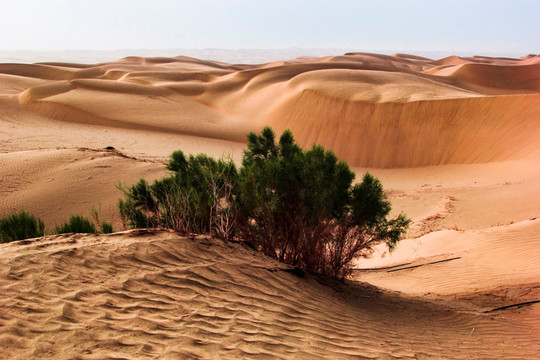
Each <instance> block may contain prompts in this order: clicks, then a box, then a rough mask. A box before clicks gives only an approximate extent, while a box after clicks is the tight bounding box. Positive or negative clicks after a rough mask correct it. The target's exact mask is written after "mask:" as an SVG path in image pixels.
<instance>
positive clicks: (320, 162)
mask: <svg viewBox="0 0 540 360" xmlns="http://www.w3.org/2000/svg"><path fill="white" fill-rule="evenodd" d="M247 138H248V145H247V147H248V149H247V150H246V151H245V153H244V157H243V160H242V167H241V168H240V170H239V172H237V170H236V167H235V165H234V163H233V162H232V160H230V159H227V160H224V159H220V160H215V159H213V158H211V157H208V156H206V155H204V154H199V155H195V156H194V155H190V156H189V157H186V156H185V155H184V153H183V152H181V151H175V152H174V153H173V154H172V155H171V159H170V161H169V164H168V165H167V169H169V170H170V171H171V174H170V176H168V177H165V178H163V179H161V180H157V181H155V182H154V183H153V184H152V185H150V184H148V183H147V182H146V181H145V180H144V179H141V180H140V181H139V182H138V183H136V184H135V185H133V186H131V187H125V186H122V185H120V186H119V188H120V189H121V190H122V192H123V193H124V198H123V199H120V200H119V201H118V205H119V209H120V214H121V216H122V219H123V223H124V225H125V226H126V227H127V226H129V227H136V228H148V227H166V228H172V229H175V230H177V231H179V232H182V233H207V234H210V235H214V236H218V237H221V238H224V239H230V238H233V237H236V238H239V239H241V240H244V241H248V242H249V243H251V244H252V245H253V246H254V247H255V248H257V249H259V250H260V251H262V252H263V253H264V254H266V255H268V256H271V257H273V258H275V259H278V260H280V261H282V262H285V263H288V264H291V265H294V266H296V267H298V268H300V269H302V270H304V271H307V272H311V273H321V274H325V275H328V276H330V277H334V278H344V277H345V276H347V275H349V274H350V272H351V271H352V270H351V267H352V261H353V260H354V259H355V258H357V257H360V256H365V255H368V254H369V253H370V252H371V251H372V247H373V246H374V245H377V244H379V243H386V244H387V245H388V247H389V248H390V249H391V250H392V249H393V248H394V247H395V246H396V243H397V242H398V241H399V239H400V238H401V237H402V236H403V234H404V233H405V231H406V229H407V227H408V225H409V222H410V220H408V219H407V218H406V217H405V216H404V215H403V214H401V215H399V216H397V217H396V218H393V219H388V214H389V213H390V210H391V206H390V203H389V202H388V201H387V199H386V195H385V193H384V191H383V187H382V185H381V183H380V182H379V180H378V179H376V178H375V177H374V176H372V175H371V174H369V173H366V174H365V175H364V177H363V179H362V182H360V183H358V184H356V185H353V180H354V177H355V174H354V173H353V172H352V171H351V170H350V168H349V166H348V165H347V164H346V163H345V162H343V161H339V160H338V158H337V156H336V155H335V154H334V153H333V152H331V151H326V150H325V149H324V148H323V147H322V146H320V145H315V146H313V147H312V148H311V149H309V150H303V149H301V148H300V146H298V145H297V144H296V143H295V140H294V137H293V135H292V133H291V132H290V131H288V130H286V131H284V132H283V134H282V135H281V137H280V138H279V141H278V142H276V136H275V134H274V132H273V131H272V129H270V128H269V127H267V128H264V129H263V131H262V132H261V134H260V135H257V134H255V133H250V134H249V135H248V136H247Z"/></svg>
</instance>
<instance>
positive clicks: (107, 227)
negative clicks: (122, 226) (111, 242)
mask: <svg viewBox="0 0 540 360" xmlns="http://www.w3.org/2000/svg"><path fill="white" fill-rule="evenodd" d="M99 227H100V229H101V233H102V234H111V233H113V232H114V230H113V226H112V224H111V223H108V222H106V221H102V222H101V224H99Z"/></svg>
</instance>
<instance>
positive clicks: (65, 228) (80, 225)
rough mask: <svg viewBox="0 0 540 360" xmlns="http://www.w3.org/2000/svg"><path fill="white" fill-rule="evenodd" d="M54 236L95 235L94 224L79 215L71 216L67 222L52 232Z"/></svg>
mask: <svg viewBox="0 0 540 360" xmlns="http://www.w3.org/2000/svg"><path fill="white" fill-rule="evenodd" d="M54 233H55V234H65V233H91V234H95V233H97V231H96V227H95V226H94V224H93V223H92V222H91V221H90V220H88V219H87V218H85V217H82V216H80V215H73V216H71V217H70V218H69V221H68V222H66V223H64V224H62V225H60V226H57V227H56V228H55V230H54Z"/></svg>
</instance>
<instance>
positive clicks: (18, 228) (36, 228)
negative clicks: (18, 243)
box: [0, 211, 45, 243]
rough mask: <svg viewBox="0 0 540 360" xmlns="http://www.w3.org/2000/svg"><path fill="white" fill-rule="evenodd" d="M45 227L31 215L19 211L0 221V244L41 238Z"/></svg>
mask: <svg viewBox="0 0 540 360" xmlns="http://www.w3.org/2000/svg"><path fill="white" fill-rule="evenodd" d="M44 229H45V225H44V224H43V221H42V220H41V219H39V218H36V217H34V216H33V215H31V214H29V213H27V212H25V211H21V212H20V213H17V214H12V215H9V216H6V217H4V218H1V219H0V242H1V243H4V242H10V241H15V240H23V239H29V238H35V237H40V236H43V234H44Z"/></svg>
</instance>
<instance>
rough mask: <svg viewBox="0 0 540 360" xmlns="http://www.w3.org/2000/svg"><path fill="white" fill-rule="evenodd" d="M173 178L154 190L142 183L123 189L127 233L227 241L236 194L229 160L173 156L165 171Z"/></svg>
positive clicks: (157, 183) (122, 212)
mask: <svg viewBox="0 0 540 360" xmlns="http://www.w3.org/2000/svg"><path fill="white" fill-rule="evenodd" d="M167 169H168V170H170V171H171V175H170V176H168V177H165V178H163V179H161V180H157V181H155V182H154V183H153V184H152V185H150V184H148V182H146V180H144V179H141V180H139V182H138V183H137V184H135V185H133V186H131V187H125V186H122V185H120V186H119V188H120V189H121V190H122V192H123V193H124V198H123V199H120V200H119V201H118V206H119V209H120V215H121V217H122V219H123V220H122V221H123V223H124V224H125V225H126V226H128V227H135V228H142V227H145V228H149V227H151V228H153V227H167V228H171V229H174V230H176V231H179V232H181V233H201V234H202V233H207V234H211V235H214V236H218V237H221V238H225V239H228V238H230V237H231V236H232V234H233V229H234V221H235V216H234V205H233V204H234V201H233V198H232V189H233V187H234V185H235V182H236V178H237V171H236V166H235V165H234V163H233V161H232V160H231V159H219V160H215V159H213V158H211V157H209V156H207V155H204V154H199V155H190V156H189V158H186V156H185V155H184V153H183V152H182V151H175V152H174V153H173V154H172V155H171V159H170V161H169V163H168V165H167Z"/></svg>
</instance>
